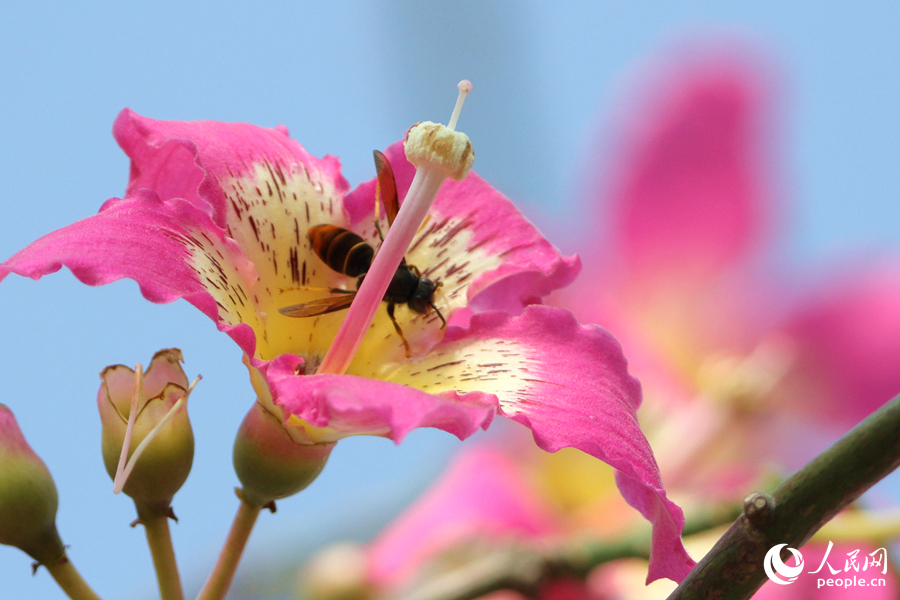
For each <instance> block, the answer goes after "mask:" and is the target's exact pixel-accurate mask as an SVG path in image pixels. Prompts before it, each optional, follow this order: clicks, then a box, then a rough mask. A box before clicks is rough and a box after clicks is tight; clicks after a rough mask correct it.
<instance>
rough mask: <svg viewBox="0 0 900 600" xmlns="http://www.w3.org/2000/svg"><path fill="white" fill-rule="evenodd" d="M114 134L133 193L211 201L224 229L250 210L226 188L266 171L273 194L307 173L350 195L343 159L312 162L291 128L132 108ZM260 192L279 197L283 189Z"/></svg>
mask: <svg viewBox="0 0 900 600" xmlns="http://www.w3.org/2000/svg"><path fill="white" fill-rule="evenodd" d="M113 135H115V137H116V140H117V141H118V142H119V145H120V146H121V147H122V149H123V150H124V151H125V153H126V154H127V155H128V157H129V158H131V177H130V180H129V182H128V192H131V191H133V190H137V189H141V188H149V189H152V190H155V191H156V192H157V193H158V194H159V196H160V198H162V199H163V200H168V199H170V198H185V199H189V200H197V201H199V202H201V203H205V204H207V205H208V206H209V210H210V214H211V215H212V217H213V221H214V222H215V223H216V224H217V225H218V226H219V227H223V228H227V227H228V225H230V224H231V222H232V221H233V220H234V219H235V218H236V217H239V216H240V213H241V209H242V208H244V207H239V206H238V205H237V204H236V198H235V197H234V195H233V194H231V193H230V192H231V190H229V189H227V187H225V186H226V182H229V181H230V180H232V179H235V178H254V177H256V176H257V169H258V168H260V167H262V168H263V169H265V170H266V171H268V174H269V175H270V177H269V178H268V181H267V182H263V185H265V184H266V183H268V185H269V186H270V187H271V188H277V187H278V186H279V185H285V184H286V183H287V179H288V177H289V176H290V175H292V174H294V173H297V172H301V173H304V175H305V176H307V177H308V178H309V179H310V180H314V181H323V182H328V183H329V184H331V185H333V186H334V187H335V189H336V190H337V191H338V192H339V193H343V192H345V191H347V190H348V189H349V185H348V184H347V180H346V179H344V177H343V176H342V175H341V172H340V170H341V165H340V162H339V161H338V160H337V158H335V157H333V156H330V155H329V156H326V157H325V158H323V159H318V158H316V157H314V156H312V155H311V154H309V153H308V152H307V151H306V150H305V149H304V148H303V147H302V146H301V145H300V144H299V143H297V142H296V141H295V140H293V139H291V138H290V137H289V136H288V131H287V128H286V127H284V126H278V127H276V128H274V129H267V128H264V127H257V126H255V125H249V124H247V123H221V122H218V121H158V120H156V119H150V118H147V117H143V116H141V115H138V114H137V113H135V112H133V111H131V110H130V109H127V108H126V109H124V110H123V111H122V112H121V113H119V116H118V117H117V118H116V122H115V124H114V125H113ZM249 191H250V190H248V192H249ZM260 191H264V192H265V193H266V195H272V192H273V191H276V190H274V189H267V190H260ZM277 191H279V192H280V191H282V190H280V189H279V190H277Z"/></svg>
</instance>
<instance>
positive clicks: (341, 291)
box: [328, 288, 357, 294]
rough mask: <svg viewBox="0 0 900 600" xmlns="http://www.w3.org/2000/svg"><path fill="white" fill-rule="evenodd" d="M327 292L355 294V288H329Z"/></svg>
mask: <svg viewBox="0 0 900 600" xmlns="http://www.w3.org/2000/svg"><path fill="white" fill-rule="evenodd" d="M328 291H329V292H331V293H332V294H355V293H356V292H357V290H345V289H343V288H329V289H328Z"/></svg>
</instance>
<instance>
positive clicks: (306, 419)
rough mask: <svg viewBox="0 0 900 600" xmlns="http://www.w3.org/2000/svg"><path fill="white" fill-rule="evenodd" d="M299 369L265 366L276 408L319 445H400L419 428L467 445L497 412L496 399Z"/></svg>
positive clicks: (295, 362) (290, 363) (283, 359)
mask: <svg viewBox="0 0 900 600" xmlns="http://www.w3.org/2000/svg"><path fill="white" fill-rule="evenodd" d="M298 367H300V368H301V369H302V359H301V358H300V357H298V356H295V355H292V354H283V355H281V356H279V357H278V358H276V359H275V360H273V361H272V362H270V363H268V364H260V370H261V371H262V372H263V374H264V375H265V377H266V380H267V382H268V384H269V388H270V389H271V391H272V398H273V401H274V403H275V404H276V405H277V406H280V407H281V408H283V409H284V411H285V413H286V414H287V415H289V416H287V418H286V419H285V422H286V424H287V425H294V426H297V427H303V428H307V427H308V426H311V427H312V428H315V429H316V433H315V434H312V435H314V436H315V437H313V441H315V442H328V441H334V440H338V439H341V438H344V437H347V436H349V435H381V436H385V437H389V438H390V439H392V440H394V441H395V442H397V443H400V441H402V440H403V438H404V437H406V434H407V433H409V432H410V431H412V430H413V429H416V428H418V427H436V428H437V429H442V430H444V431H447V432H448V433H452V434H453V435H455V436H457V437H458V438H460V439H465V438H467V437H468V436H470V435H472V434H473V433H475V432H476V431H477V430H478V429H479V428H481V429H487V427H488V426H489V425H490V424H491V421H492V420H493V418H494V414H495V413H496V412H497V405H496V399H491V398H487V397H484V396H475V397H473V398H471V399H468V398H467V399H466V400H463V401H454V400H449V399H445V398H441V397H439V396H433V395H431V394H428V393H425V392H422V391H420V390H416V389H413V388H410V387H407V386H404V385H398V384H395V383H390V382H387V381H379V380H376V379H367V378H365V377H356V376H354V375H308V376H306V375H298V374H297V373H298ZM492 400H493V401H492ZM312 435H311V437H312Z"/></svg>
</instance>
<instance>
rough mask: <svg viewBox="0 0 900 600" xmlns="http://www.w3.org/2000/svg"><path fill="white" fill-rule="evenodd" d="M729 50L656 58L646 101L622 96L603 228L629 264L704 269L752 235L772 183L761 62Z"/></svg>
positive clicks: (712, 270) (720, 264)
mask: <svg viewBox="0 0 900 600" xmlns="http://www.w3.org/2000/svg"><path fill="white" fill-rule="evenodd" d="M731 54H732V56H725V57H721V58H715V59H708V58H707V59H704V60H702V61H697V60H693V61H690V62H687V63H685V64H681V65H674V66H673V65H671V64H665V65H659V66H658V67H657V69H654V70H653V74H652V81H653V84H652V87H651V89H646V90H642V92H643V93H642V94H641V95H642V96H643V97H644V98H645V100H644V101H643V102H640V103H638V104H637V106H635V103H633V102H632V103H631V104H630V105H629V109H628V116H627V117H626V124H625V126H624V131H623V132H621V135H620V137H621V138H622V139H623V140H626V141H627V146H626V147H625V148H623V149H620V150H619V151H617V153H616V154H617V156H620V157H621V158H619V159H618V162H617V163H616V164H614V165H613V168H612V169H611V179H612V186H611V188H612V189H611V197H612V202H613V208H614V214H613V225H612V227H611V228H610V231H611V232H612V233H613V235H614V236H615V240H616V242H617V249H616V252H617V253H618V255H619V256H620V257H621V258H622V259H623V260H624V262H625V267H626V268H627V269H628V270H630V271H638V272H639V273H641V274H643V275H645V276H646V275H650V276H657V277H669V278H675V279H683V278H684V277H698V276H699V277H708V276H711V275H714V274H716V273H718V272H719V271H720V270H722V269H724V268H727V267H728V266H730V265H731V264H732V263H734V262H736V261H738V260H740V259H742V258H744V257H745V256H746V255H747V254H748V252H749V251H750V250H752V249H753V247H754V245H755V244H756V242H757V241H758V240H759V238H760V233H761V230H762V229H763V225H764V224H765V216H766V213H767V209H768V203H769V185H770V182H769V181H768V180H769V174H768V173H767V172H766V169H765V166H764V163H763V160H762V159H763V158H764V157H763V156H761V148H760V146H761V142H762V140H761V139H760V138H761V137H762V133H763V131H764V130H763V128H762V127H761V125H762V124H763V122H764V118H765V117H766V116H767V115H766V114H765V107H764V101H765V97H766V95H767V90H766V88H765V85H764V81H763V78H762V77H761V75H760V73H761V71H760V70H759V69H757V68H755V67H754V66H753V65H751V64H750V62H749V61H748V60H747V59H746V58H740V57H737V56H735V55H734V53H733V52H732V53H731ZM664 69H665V70H666V72H665V74H661V73H660V72H661V71H663V70H664ZM647 79H651V78H650V77H648V78H647ZM648 87H650V86H648Z"/></svg>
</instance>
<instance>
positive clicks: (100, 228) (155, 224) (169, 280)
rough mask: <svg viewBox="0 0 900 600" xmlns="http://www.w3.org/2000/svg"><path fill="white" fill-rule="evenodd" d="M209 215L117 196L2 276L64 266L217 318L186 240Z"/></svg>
mask: <svg viewBox="0 0 900 600" xmlns="http://www.w3.org/2000/svg"><path fill="white" fill-rule="evenodd" d="M203 217H204V215H203V214H202V213H199V212H198V211H197V210H196V209H195V208H194V207H193V206H191V205H190V204H189V203H187V202H184V201H180V200H175V201H171V202H162V201H161V200H160V199H159V197H158V196H157V195H156V194H155V193H153V192H152V191H149V190H143V191H140V192H137V193H135V194H133V195H132V196H131V197H129V198H126V199H125V200H119V199H117V198H114V199H112V200H109V201H108V202H107V203H106V204H104V205H103V207H102V208H101V209H100V212H99V213H98V214H96V215H94V216H92V217H88V218H87V219H82V220H81V221H78V222H77V223H73V224H72V225H69V226H67V227H63V228H62V229H59V230H57V231H54V232H52V233H49V234H47V235H45V236H44V237H42V238H40V239H39V240H37V241H35V242H33V243H32V244H30V245H28V246H27V247H25V248H24V249H22V250H21V251H19V252H18V253H16V254H15V255H13V256H12V257H11V258H10V259H9V260H7V261H6V262H4V263H3V264H2V265H0V278H2V277H5V276H6V275H7V274H8V273H16V274H18V275H22V276H25V277H31V278H32V279H39V278H40V277H42V276H44V275H46V274H48V273H55V272H56V271H58V270H59V269H60V268H62V266H63V265H65V266H66V267H68V268H69V269H71V271H72V273H73V274H74V275H75V277H77V278H78V279H79V281H81V282H82V283H86V284H88V285H104V284H107V283H110V282H112V281H116V280H117V279H121V278H123V277H127V278H130V279H134V280H135V281H137V282H138V284H139V285H140V288H141V293H142V294H143V295H144V297H145V298H147V299H148V300H150V301H152V302H172V301H173V300H176V299H178V298H188V299H189V300H191V301H192V302H194V304H196V305H197V306H198V307H200V308H201V310H204V312H206V313H207V314H208V315H209V316H210V317H212V318H215V310H214V308H213V306H214V305H213V306H210V305H211V304H212V301H211V299H210V298H209V297H208V295H206V294H205V290H204V288H203V286H201V285H200V283H199V282H198V281H197V276H196V273H195V272H194V271H193V270H192V269H191V268H190V266H189V263H188V255H189V253H188V251H187V249H186V247H185V244H184V243H183V242H182V240H183V238H184V236H186V235H187V234H188V230H189V229H190V228H191V226H192V225H198V224H199V223H200V222H202V220H203Z"/></svg>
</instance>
